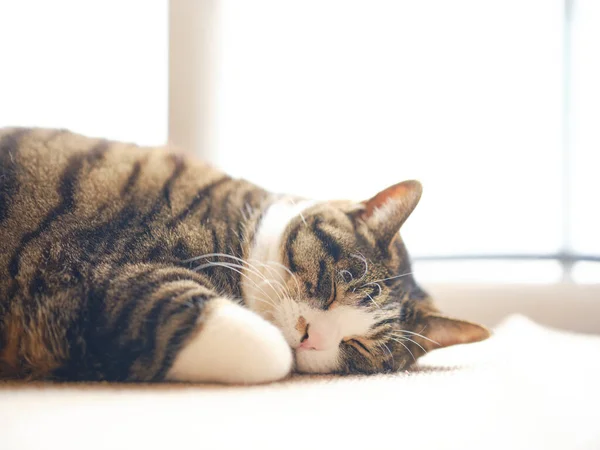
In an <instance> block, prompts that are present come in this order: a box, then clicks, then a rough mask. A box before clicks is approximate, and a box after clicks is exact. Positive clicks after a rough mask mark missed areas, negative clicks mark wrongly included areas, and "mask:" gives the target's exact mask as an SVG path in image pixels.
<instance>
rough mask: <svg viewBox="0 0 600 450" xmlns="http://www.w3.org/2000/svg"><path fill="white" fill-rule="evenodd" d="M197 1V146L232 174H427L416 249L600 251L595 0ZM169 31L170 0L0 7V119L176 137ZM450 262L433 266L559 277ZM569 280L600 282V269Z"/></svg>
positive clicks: (394, 177) (297, 180)
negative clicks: (200, 19) (203, 50)
mask: <svg viewBox="0 0 600 450" xmlns="http://www.w3.org/2000/svg"><path fill="white" fill-rule="evenodd" d="M174 1H177V0H174ZM197 3H198V4H199V5H200V4H210V5H212V6H214V8H210V9H211V10H214V12H215V14H211V15H210V16H208V15H207V17H206V21H210V25H211V26H210V39H209V40H208V42H209V48H208V50H207V51H208V52H209V53H210V58H209V62H210V67H209V68H208V69H207V73H206V77H204V76H199V77H198V78H199V83H201V82H203V83H209V84H210V85H209V86H208V90H207V91H208V92H210V93H211V95H210V96H207V98H205V99H203V101H204V107H205V108H206V111H207V115H209V116H210V129H209V132H208V133H207V134H208V135H210V139H209V140H207V145H206V146H205V147H204V148H202V149H201V150H202V152H203V153H204V154H205V155H206V156H207V157H208V158H209V159H212V161H213V162H215V163H216V164H218V165H220V166H221V167H223V168H224V169H225V170H227V171H229V172H231V173H233V174H235V175H240V176H244V177H246V178H249V179H251V180H253V181H256V182H258V183H260V184H262V185H264V186H266V187H268V188H271V189H274V190H277V191H288V192H294V193H297V194H302V195H306V196H311V197H316V198H332V197H344V198H354V199H363V198H366V197H369V196H371V195H373V194H374V193H375V192H376V191H377V190H378V189H381V188H383V187H385V186H387V185H389V184H392V183H395V182H397V181H400V180H403V179H407V178H418V179H420V180H421V181H422V182H423V184H424V187H425V193H424V196H423V200H422V203H421V205H420V206H419V208H418V209H417V211H416V212H415V213H414V216H413V217H412V218H411V220H409V222H408V223H407V224H406V226H405V230H404V236H405V239H406V240H407V241H408V243H409V249H410V250H411V253H412V254H413V255H415V256H452V255H489V254H500V255H501V254H505V255H509V254H524V255H535V254H553V253H557V252H563V251H576V252H579V253H585V254H591V255H600V238H598V232H599V230H600V213H599V212H598V211H600V208H598V206H597V205H598V195H599V194H600V181H598V180H599V177H598V175H597V174H598V167H600V131H599V130H600V128H599V127H598V125H597V124H598V123H599V121H600V106H599V105H600V87H599V84H598V83H599V82H598V80H599V79H600V61H599V56H598V55H600V31H599V30H600V2H598V1H596V0H574V1H573V2H571V3H570V4H572V8H570V9H569V11H572V14H571V13H570V14H569V15H568V16H566V14H565V2H564V1H562V0H452V1H450V0H430V1H428V2H415V1H409V0H389V1H384V0H369V1H367V0H361V1H350V0H302V1H297V0H286V1H281V0H253V1H251V2H249V1H245V0H198V2H197ZM565 17H570V19H569V20H565ZM168 37H169V30H168V2H167V1H166V0H154V1H143V0H137V1H135V0H121V1H119V0H110V1H106V0H105V1H102V2H100V1H86V2H81V1H77V0H71V1H68V0H56V1H53V2H47V1H42V0H39V1H35V0H20V1H13V2H10V1H3V2H0V55H1V58H0V125H41V126H53V127H54V126H60V127H67V128H70V129H73V130H75V131H79V132H82V133H86V134H91V135H103V136H107V137H110V138H115V139H123V140H130V141H136V142H139V143H142V144H160V143H163V142H165V141H166V140H167V134H168V129H167V127H168V125H167V123H168V122H167V119H168ZM192 38H193V36H190V39H192ZM202 75H204V74H202ZM199 126H200V124H199ZM192 150H200V149H192ZM565 150H566V151H567V153H565ZM565 155H568V160H567V158H565ZM565 218H568V220H565ZM435 264H438V263H435ZM435 264H434V263H431V264H429V266H428V267H429V268H426V267H424V268H422V269H421V273H425V275H426V273H427V270H432V271H433V272H431V273H436V274H437V275H436V276H438V277H440V276H441V278H445V279H449V280H458V281H462V279H461V277H462V278H463V279H464V278H465V277H466V278H468V277H469V276H470V277H472V276H473V274H474V273H479V274H481V276H484V277H485V279H486V280H491V281H501V280H503V279H511V280H515V279H516V280H518V281H528V280H529V281H537V282H546V281H554V280H556V279H558V278H560V274H561V268H560V266H559V265H558V264H557V263H555V262H554V261H545V262H528V261H522V262H519V263H515V262H509V263H505V262H501V261H490V262H485V263H483V262H468V261H467V262H465V263H461V264H459V265H454V266H453V268H450V267H449V266H446V265H443V264H442V263H439V264H442V267H441V268H440V267H438V268H437V269H436V268H435V267H436V266H435ZM477 276H479V275H477ZM574 277H575V279H577V280H580V281H588V282H589V281H593V280H596V281H597V280H598V279H600V275H599V270H598V264H593V263H581V264H579V265H576V267H575V269H574Z"/></svg>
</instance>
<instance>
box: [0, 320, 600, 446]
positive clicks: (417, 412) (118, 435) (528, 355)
mask: <svg viewBox="0 0 600 450" xmlns="http://www.w3.org/2000/svg"><path fill="white" fill-rule="evenodd" d="M598 380H600V336H593V335H583V334H574V333H569V332H564V331H559V330H554V329H549V328H546V327H543V326H541V325H538V324H536V323H534V322H532V321H530V320H529V319H527V318H525V317H522V316H513V317H511V318H510V319H508V320H507V321H505V322H504V323H502V324H501V325H500V326H499V327H497V328H496V330H495V333H494V336H493V337H492V338H491V339H489V340H488V341H485V342H481V343H477V344H470V345H464V346H457V347H454V348H449V349H444V350H438V351H434V352H431V353H430V354H429V355H427V356H426V357H424V358H423V359H422V362H421V364H420V366H419V367H417V368H415V369H414V370H411V371H410V372H403V373H399V374H395V375H388V376H367V377H336V376H325V377H305V376H295V377H292V378H290V379H288V380H285V381H283V382H280V383H275V384H270V385H264V386H252V387H226V386H216V385H210V386H208V385H203V386H194V385H185V384H162V385H111V384H67V385H64V384H63V385H56V384H33V385H22V384H18V383H16V384H15V383H5V384H0V448H1V449H2V450H13V449H14V450H16V449H41V448H44V449H54V448H56V449H61V450H66V449H111V450H112V449H138V448H140V449H142V448H143V449H162V448H168V449H171V448H199V449H213V448H215V449H216V448H232V449H234V448H235V449H239V448H244V449H253V448H260V449H271V448H272V449H282V448H283V449H296V448H297V449H302V450H310V449H320V448H328V449H337V448H350V449H353V448H357V449H359V448H360V449H374V448H399V449H401V448H410V449H411V450H412V449H418V448H424V449H445V448H457V449H458V448H460V449H470V448H473V449H475V448H476V449H482V448H491V449H496V448H497V449H507V448H510V449H521V448H522V449H585V450H591V449H600V426H599V425H598V424H599V423H600V421H599V416H600V414H599V413H598V412H597V410H598V407H597V405H598V404H600V388H599V386H600V385H599V382H598Z"/></svg>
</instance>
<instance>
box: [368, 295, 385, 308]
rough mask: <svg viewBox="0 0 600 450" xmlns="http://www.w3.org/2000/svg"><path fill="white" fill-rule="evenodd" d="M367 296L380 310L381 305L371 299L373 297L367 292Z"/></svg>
mask: <svg viewBox="0 0 600 450" xmlns="http://www.w3.org/2000/svg"><path fill="white" fill-rule="evenodd" d="M367 297H369V300H371V302H372V303H373V304H374V305H375V306H377V308H379V310H380V311H382V309H381V306H379V304H378V303H377V302H376V301H375V300H373V297H371V296H370V295H369V294H367Z"/></svg>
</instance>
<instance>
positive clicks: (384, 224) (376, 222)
mask: <svg viewBox="0 0 600 450" xmlns="http://www.w3.org/2000/svg"><path fill="white" fill-rule="evenodd" d="M422 192H423V188H422V186H421V183H419V182H418V181H416V180H409V181H403V182H401V183H398V184H395V185H393V186H390V187H389V188H387V189H384V190H383V191H381V192H379V193H378V194H377V195H375V196H374V197H373V198H371V199H369V200H367V201H366V202H363V205H364V207H365V209H364V211H363V212H362V213H361V215H360V217H361V219H363V220H364V221H365V222H366V224H367V226H368V227H369V228H370V229H371V230H372V231H373V233H375V234H376V236H377V237H378V239H379V240H381V241H384V242H391V241H392V239H393V237H394V235H395V234H396V233H397V232H398V231H399V230H400V227H401V226H402V224H403V223H404V222H405V221H406V219H408V216H410V214H411V213H412V212H413V210H414V209H415V207H416V206H417V204H418V203H419V199H420V198H421V193H422Z"/></svg>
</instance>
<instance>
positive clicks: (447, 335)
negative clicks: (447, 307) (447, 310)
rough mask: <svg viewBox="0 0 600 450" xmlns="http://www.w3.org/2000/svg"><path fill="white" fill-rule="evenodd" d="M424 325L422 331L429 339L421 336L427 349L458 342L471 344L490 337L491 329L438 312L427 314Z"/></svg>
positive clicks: (421, 340) (422, 342)
mask: <svg viewBox="0 0 600 450" xmlns="http://www.w3.org/2000/svg"><path fill="white" fill-rule="evenodd" d="M423 325H424V328H423V331H421V332H420V333H421V334H422V335H423V336H425V337H426V338H427V339H422V338H420V344H421V345H422V346H423V347H425V349H426V350H427V351H430V350H435V349H437V348H443V347H449V346H451V345H457V344H470V343H472V342H479V341H483V340H485V339H487V338H489V337H490V332H489V330H488V329H487V328H485V327H483V326H481V325H478V324H476V323H472V322H467V321H466V320H458V319H453V318H451V317H446V316H442V315H438V314H430V315H427V316H425V317H424V319H423ZM415 339H416V338H415Z"/></svg>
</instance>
